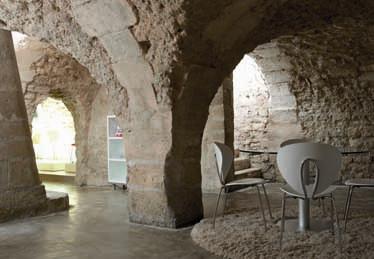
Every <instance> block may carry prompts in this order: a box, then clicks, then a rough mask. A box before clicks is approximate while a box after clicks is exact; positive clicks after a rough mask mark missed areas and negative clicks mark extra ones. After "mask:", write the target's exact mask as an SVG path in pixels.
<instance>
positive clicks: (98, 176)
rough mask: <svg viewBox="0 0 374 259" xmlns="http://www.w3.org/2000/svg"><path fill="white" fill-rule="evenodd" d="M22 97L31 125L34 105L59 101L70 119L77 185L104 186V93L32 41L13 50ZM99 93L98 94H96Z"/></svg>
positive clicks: (64, 58)
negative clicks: (70, 115)
mask: <svg viewBox="0 0 374 259" xmlns="http://www.w3.org/2000/svg"><path fill="white" fill-rule="evenodd" d="M16 56H17V63H18V67H19V72H20V78H21V81H22V87H23V94H24V98H25V103H26V109H27V113H28V119H29V124H30V125H31V122H32V118H33V116H34V112H35V110H36V107H37V105H38V104H40V103H41V102H43V101H44V100H45V99H46V98H48V97H53V98H56V99H60V100H62V101H63V102H64V104H65V105H66V106H67V108H68V109H69V110H70V112H71V113H72V115H73V119H74V125H75V131H76V148H77V149H76V153H77V154H76V155H77V174H76V179H75V180H76V183H77V184H78V185H107V184H108V182H107V166H106V165H107V154H106V115H107V114H108V113H109V108H108V104H107V103H108V95H107V93H106V91H105V89H102V90H100V89H101V88H100V87H101V86H100V85H99V84H97V83H96V81H95V80H94V79H93V78H92V77H91V75H90V74H89V72H88V71H87V69H86V68H85V67H83V66H81V65H80V64H79V63H78V62H77V61H76V60H74V59H73V58H72V57H71V56H69V55H67V54H64V53H61V52H60V51H58V50H57V49H55V48H54V47H53V46H51V45H50V44H47V43H42V42H40V41H38V40H36V39H32V38H27V39H26V40H25V43H24V44H22V45H21V46H20V47H19V48H17V49H16ZM99 92H100V94H99Z"/></svg>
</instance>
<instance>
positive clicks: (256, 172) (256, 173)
mask: <svg viewBox="0 0 374 259" xmlns="http://www.w3.org/2000/svg"><path fill="white" fill-rule="evenodd" d="M234 174H235V176H244V175H245V176H246V177H253V178H256V177H262V171H261V168H257V167H252V168H247V169H243V170H238V171H235V173H234Z"/></svg>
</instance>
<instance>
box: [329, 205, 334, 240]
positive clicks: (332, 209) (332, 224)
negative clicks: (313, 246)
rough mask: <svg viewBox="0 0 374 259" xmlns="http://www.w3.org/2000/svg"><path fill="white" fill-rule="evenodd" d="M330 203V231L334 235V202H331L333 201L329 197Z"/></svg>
mask: <svg viewBox="0 0 374 259" xmlns="http://www.w3.org/2000/svg"><path fill="white" fill-rule="evenodd" d="M330 203H331V208H330V210H331V211H330V216H331V233H332V235H335V233H334V204H333V201H332V199H330Z"/></svg>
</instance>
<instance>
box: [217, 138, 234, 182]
mask: <svg viewBox="0 0 374 259" xmlns="http://www.w3.org/2000/svg"><path fill="white" fill-rule="evenodd" d="M213 147H214V153H215V157H216V163H217V173H218V177H219V180H220V182H221V184H223V185H224V184H225V183H226V178H227V176H228V175H229V173H230V172H231V167H232V163H233V161H234V153H233V152H232V150H231V148H229V147H228V146H226V145H225V144H222V143H218V142H214V143H213Z"/></svg>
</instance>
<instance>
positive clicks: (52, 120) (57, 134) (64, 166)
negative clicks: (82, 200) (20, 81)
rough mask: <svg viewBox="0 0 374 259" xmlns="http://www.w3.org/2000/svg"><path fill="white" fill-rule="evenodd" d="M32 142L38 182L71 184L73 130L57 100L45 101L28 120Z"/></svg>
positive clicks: (69, 119) (68, 115)
mask: <svg viewBox="0 0 374 259" xmlns="http://www.w3.org/2000/svg"><path fill="white" fill-rule="evenodd" d="M32 141H33V146H34V151H35V157H36V163H37V166H38V170H39V174H40V178H41V180H42V181H63V182H69V183H73V182H74V178H75V172H76V160H77V158H76V154H75V150H76V148H75V128H74V120H73V116H72V114H71V112H70V111H69V110H68V109H67V107H66V106H65V104H64V103H63V102H62V101H61V100H57V99H54V98H50V97H48V98H47V99H46V100H44V101H43V102H42V103H40V104H38V106H37V108H36V111H35V113H34V115H33V118H32Z"/></svg>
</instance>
